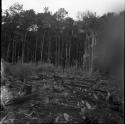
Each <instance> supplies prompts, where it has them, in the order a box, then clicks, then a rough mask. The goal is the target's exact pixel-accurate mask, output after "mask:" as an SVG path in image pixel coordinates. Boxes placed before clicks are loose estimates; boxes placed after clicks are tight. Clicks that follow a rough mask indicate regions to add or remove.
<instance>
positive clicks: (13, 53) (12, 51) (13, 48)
mask: <svg viewBox="0 0 125 124" xmlns="http://www.w3.org/2000/svg"><path fill="white" fill-rule="evenodd" d="M12 48H13V49H12V63H13V64H14V51H15V50H14V40H13V47H12Z"/></svg>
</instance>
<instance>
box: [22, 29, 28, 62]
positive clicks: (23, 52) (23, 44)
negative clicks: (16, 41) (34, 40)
mask: <svg viewBox="0 0 125 124" xmlns="http://www.w3.org/2000/svg"><path fill="white" fill-rule="evenodd" d="M27 33H28V31H27V32H26V33H25V36H24V41H23V42H22V64H23V63H24V57H25V56H24V54H25V42H26V37H27Z"/></svg>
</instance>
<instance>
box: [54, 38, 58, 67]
mask: <svg viewBox="0 0 125 124" xmlns="http://www.w3.org/2000/svg"><path fill="white" fill-rule="evenodd" d="M55 63H56V66H57V64H58V40H57V37H56V57H55Z"/></svg>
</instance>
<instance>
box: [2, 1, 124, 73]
mask: <svg viewBox="0 0 125 124" xmlns="http://www.w3.org/2000/svg"><path fill="white" fill-rule="evenodd" d="M43 10H44V12H43V13H42V12H41V13H36V12H35V11H34V10H33V9H30V10H23V5H21V4H19V3H15V4H14V5H12V6H10V7H9V9H6V10H5V11H4V12H2V33H1V34H2V37H1V41H2V42H1V48H2V49H1V50H2V51H1V53H2V57H3V58H4V59H5V60H6V61H9V62H12V63H17V62H18V61H20V62H22V63H25V62H35V63H36V64H37V63H38V62H40V61H41V62H47V63H53V64H54V65H56V66H59V65H61V66H63V67H67V66H73V65H76V66H77V67H82V68H83V69H87V70H90V71H92V68H93V65H94V64H97V63H98V62H97V60H101V61H105V60H107V58H108V57H107V58H106V56H107V54H113V55H114V54H116V56H117V57H118V56H119V55H120V54H121V53H120V54H119V52H121V51H120V49H121V48H120V47H121V46H123V45H122V44H123V16H124V12H121V13H119V14H115V13H107V14H104V15H103V16H101V17H99V16H97V15H96V13H92V12H90V11H87V12H79V13H78V15H77V18H78V20H77V21H76V20H74V19H72V18H70V17H68V12H67V11H66V10H65V9H64V8H60V9H59V10H58V11H57V12H55V13H54V14H52V12H51V11H50V10H49V8H48V7H45V8H44V9H43ZM109 34H111V35H112V36H111V35H109ZM113 36H115V39H116V40H117V41H119V43H118V44H119V47H116V46H117V42H114V39H113V38H114V37H113ZM112 41H113V42H112ZM113 45H114V46H113ZM115 45H116V46H115ZM103 48H104V49H105V48H107V50H106V51H105V50H103ZM112 48H113V49H114V50H113V49H112ZM116 48H117V49H119V50H115V49H116ZM113 52H114V53H113ZM97 53H98V54H97ZM99 53H101V54H102V55H101V54H100V55H99ZM103 54H104V55H103ZM117 54H118V55H117ZM105 55H106V56H105ZM101 56H103V57H102V58H101ZM98 57H100V58H99V59H97V58H98ZM117 57H115V58H117ZM95 60H96V61H95ZM109 61H110V60H109ZM113 61H114V60H113ZM98 66H99V65H98Z"/></svg>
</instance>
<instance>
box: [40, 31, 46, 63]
mask: <svg viewBox="0 0 125 124" xmlns="http://www.w3.org/2000/svg"><path fill="white" fill-rule="evenodd" d="M45 33H46V32H45V31H44V33H43V40H42V42H41V62H42V59H43V48H44V40H45Z"/></svg>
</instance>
